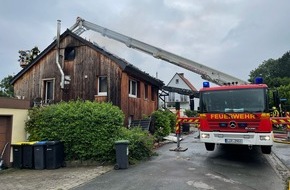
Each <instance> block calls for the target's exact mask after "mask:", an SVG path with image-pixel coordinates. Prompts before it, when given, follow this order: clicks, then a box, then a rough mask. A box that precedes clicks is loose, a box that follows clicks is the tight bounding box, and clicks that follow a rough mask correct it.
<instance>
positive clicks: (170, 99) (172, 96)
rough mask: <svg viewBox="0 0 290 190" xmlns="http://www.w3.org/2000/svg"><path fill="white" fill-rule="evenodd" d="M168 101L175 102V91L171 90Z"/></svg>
mask: <svg viewBox="0 0 290 190" xmlns="http://www.w3.org/2000/svg"><path fill="white" fill-rule="evenodd" d="M168 101H169V102H175V92H169V97H168Z"/></svg>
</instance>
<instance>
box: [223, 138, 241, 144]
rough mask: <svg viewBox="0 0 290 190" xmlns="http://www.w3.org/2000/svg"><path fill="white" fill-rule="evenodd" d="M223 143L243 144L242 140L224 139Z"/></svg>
mask: <svg viewBox="0 0 290 190" xmlns="http://www.w3.org/2000/svg"><path fill="white" fill-rule="evenodd" d="M225 142H226V143H231V144H241V143H243V139H225Z"/></svg>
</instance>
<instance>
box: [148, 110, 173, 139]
mask: <svg viewBox="0 0 290 190" xmlns="http://www.w3.org/2000/svg"><path fill="white" fill-rule="evenodd" d="M152 118H153V124H154V137H155V139H156V140H157V141H161V140H162V138H163V137H165V136H167V135H169V134H170V132H171V126H170V124H171V123H170V118H169V114H168V111H163V110H157V111H155V112H153V113H152ZM174 125H175V124H174Z"/></svg>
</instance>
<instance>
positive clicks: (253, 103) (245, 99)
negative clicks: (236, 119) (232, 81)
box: [200, 89, 266, 113]
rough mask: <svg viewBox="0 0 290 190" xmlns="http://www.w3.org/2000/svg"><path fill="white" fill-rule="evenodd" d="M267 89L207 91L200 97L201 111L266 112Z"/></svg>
mask: <svg viewBox="0 0 290 190" xmlns="http://www.w3.org/2000/svg"><path fill="white" fill-rule="evenodd" d="M265 94H266V90H265V89H236V90H220V91H205V92H202V93H201V97H200V111H201V113H217V112H218V113H226V112H264V111H265V110H266V95H265Z"/></svg>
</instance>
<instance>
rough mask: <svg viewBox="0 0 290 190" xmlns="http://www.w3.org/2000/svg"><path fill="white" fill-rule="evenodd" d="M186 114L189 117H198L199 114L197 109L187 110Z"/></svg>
mask: <svg viewBox="0 0 290 190" xmlns="http://www.w3.org/2000/svg"><path fill="white" fill-rule="evenodd" d="M184 114H185V115H186V116H187V117H196V116H197V115H198V114H197V111H193V110H185V112H184Z"/></svg>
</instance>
